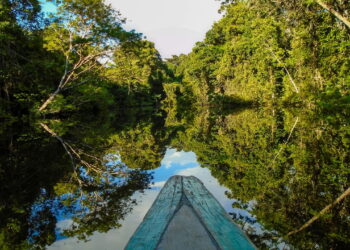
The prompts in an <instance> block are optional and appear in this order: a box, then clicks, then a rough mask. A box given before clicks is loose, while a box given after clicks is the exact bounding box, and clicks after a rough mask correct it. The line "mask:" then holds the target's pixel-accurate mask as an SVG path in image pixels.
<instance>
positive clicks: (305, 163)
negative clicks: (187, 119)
mask: <svg viewBox="0 0 350 250" xmlns="http://www.w3.org/2000/svg"><path fill="white" fill-rule="evenodd" d="M338 116H339V114H338ZM172 117H174V116H172ZM173 122H174V121H173ZM174 124H175V122H174ZM183 126H184V127H185V128H186V129H185V130H184V131H181V132H179V133H178V138H177V139H176V140H174V141H173V142H174V145H181V146H182V148H184V149H185V150H191V151H194V152H195V153H196V155H197V157H198V160H199V162H200V163H201V165H202V166H204V167H208V168H209V169H210V170H211V173H212V175H213V176H214V177H216V178H217V179H218V180H219V182H220V183H221V184H222V185H224V186H226V187H228V188H229V189H230V193H229V194H228V197H230V198H235V199H238V200H239V202H238V203H237V204H240V206H238V207H239V208H243V209H244V208H246V207H247V205H246V204H248V203H249V201H254V204H255V205H254V206H253V207H252V208H251V211H250V212H251V214H253V215H254V216H255V219H256V220H257V221H258V222H259V223H260V224H261V225H262V226H263V227H264V231H263V232H259V230H254V227H251V226H250V227H249V224H251V225H253V224H254V223H255V222H254V221H253V222H252V221H249V220H250V219H249V218H248V219H247V217H240V216H236V218H235V219H236V222H238V223H240V224H245V230H246V231H247V232H248V233H249V234H250V235H251V236H252V239H253V240H254V242H255V243H256V244H257V246H259V247H261V248H272V247H273V246H275V247H277V246H278V245H279V244H281V239H284V241H285V242H286V243H288V244H291V245H293V246H295V247H297V248H300V249H311V248H315V247H321V248H330V247H331V248H341V247H345V246H349V244H350V242H349V240H348V237H347V235H348V233H349V231H348V230H349V226H350V220H349V205H350V202H349V199H346V197H345V199H343V200H341V201H340V202H338V203H337V204H333V205H332V206H331V207H330V209H328V210H327V211H326V212H325V213H323V214H322V215H320V216H317V215H318V213H319V212H320V211H321V210H322V209H324V208H325V207H327V206H329V205H330V204H332V203H333V202H334V201H335V200H336V199H337V198H338V197H339V196H340V195H341V194H343V192H344V191H345V190H347V189H348V188H349V186H350V179H349V173H350V170H349V168H348V162H349V156H350V153H349V146H350V141H349V138H350V127H349V123H348V120H347V119H346V117H341V116H340V117H337V118H336V117H335V115H331V114H322V113H315V112H311V111H303V110H283V109H277V110H273V109H268V110H244V111H242V112H241V113H239V114H231V115H225V116H220V115H217V116H215V115H214V116H213V115H210V114H209V113H208V112H207V111H204V112H200V113H199V114H198V115H197V116H196V118H195V119H192V123H183ZM343 198H344V197H343ZM237 204H235V206H237ZM313 216H317V219H316V220H315V221H314V222H313V223H312V224H310V225H308V227H307V228H305V229H303V230H301V231H300V232H297V233H293V234H290V235H289V236H287V235H288V233H290V232H292V231H294V230H297V229H298V228H300V227H301V226H302V225H304V224H305V223H306V222H307V221H308V220H310V219H311V218H312V217H313ZM280 246H281V245H279V247H280Z"/></svg>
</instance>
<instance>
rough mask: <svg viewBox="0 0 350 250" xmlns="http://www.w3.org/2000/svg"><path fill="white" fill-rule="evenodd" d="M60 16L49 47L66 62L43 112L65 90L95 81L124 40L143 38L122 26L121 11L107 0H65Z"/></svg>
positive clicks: (48, 38)
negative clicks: (105, 0) (93, 74)
mask: <svg viewBox="0 0 350 250" xmlns="http://www.w3.org/2000/svg"><path fill="white" fill-rule="evenodd" d="M56 16H57V18H56V19H55V20H54V22H52V24H51V25H50V26H49V27H48V28H47V30H46V35H45V38H44V39H45V47H46V48H47V49H48V50H49V51H58V52H60V53H62V54H63V55H64V57H65V65H64V68H63V74H62V77H61V79H60V81H59V83H58V84H57V88H56V90H55V91H54V92H52V93H51V95H50V96H49V97H48V98H47V99H46V100H45V101H44V102H43V103H42V105H41V106H40V107H39V111H43V110H45V109H46V107H47V106H48V105H49V104H50V103H51V102H52V101H53V100H54V99H55V98H56V96H57V95H58V94H60V93H62V92H63V91H65V90H67V89H71V88H75V87H77V86H79V85H82V84H85V83H87V82H89V81H91V80H92V77H91V75H90V74H89V73H91V72H93V71H95V72H96V71H99V70H100V69H102V67H103V64H104V63H103V62H106V61H108V58H109V56H110V55H111V52H112V49H113V48H115V47H116V46H117V45H118V44H120V42H124V41H128V40H133V39H138V38H139V34H136V33H134V32H127V31H125V30H124V29H123V28H122V26H121V25H122V23H123V22H124V19H123V18H121V16H120V13H119V12H118V11H115V10H114V9H112V7H111V6H110V5H106V4H105V3H104V1H103V0H85V1H82V0H63V1H61V3H60V4H59V5H58V9H57V15H56Z"/></svg>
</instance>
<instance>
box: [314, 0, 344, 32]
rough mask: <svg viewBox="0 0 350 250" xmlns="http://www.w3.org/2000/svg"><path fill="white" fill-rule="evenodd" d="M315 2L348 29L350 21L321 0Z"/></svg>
mask: <svg viewBox="0 0 350 250" xmlns="http://www.w3.org/2000/svg"><path fill="white" fill-rule="evenodd" d="M316 2H317V3H318V4H319V5H321V6H322V7H323V8H324V9H326V10H328V11H329V12H330V13H332V14H333V15H335V16H336V17H337V18H338V19H339V20H340V21H342V22H343V23H344V24H345V25H346V26H348V28H350V21H349V20H348V19H347V18H346V17H344V16H342V15H341V14H340V13H339V12H338V11H336V10H335V9H333V8H332V6H330V5H328V4H326V3H324V2H323V1H321V0H316Z"/></svg>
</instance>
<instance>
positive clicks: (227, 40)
mask: <svg viewBox="0 0 350 250" xmlns="http://www.w3.org/2000/svg"><path fill="white" fill-rule="evenodd" d="M322 4H326V5H322ZM330 6H331V8H330ZM328 7H329V8H328ZM327 8H328V9H327ZM328 10H331V11H328ZM221 11H222V12H223V17H222V19H221V20H220V21H218V22H217V23H215V24H214V25H213V27H212V28H211V30H209V31H208V32H207V34H206V38H205V39H204V41H202V42H198V43H197V44H196V46H195V47H194V48H193V50H192V52H191V53H190V54H188V55H182V56H179V57H174V58H172V59H171V60H168V65H169V67H170V68H173V69H174V72H175V75H176V76H177V78H179V79H181V80H182V81H183V83H182V84H183V85H184V87H183V89H186V91H183V92H182V93H183V94H184V95H185V94H186V95H188V96H191V94H188V91H190V93H192V96H194V102H195V103H202V104H209V103H214V104H215V103H217V102H218V100H219V101H220V100H222V98H218V97H220V96H226V97H227V98H226V99H225V98H224V100H227V99H231V100H232V101H233V102H240V100H246V101H247V100H248V101H252V102H254V103H258V104H275V103H277V104H280V103H288V104H302V105H306V106H309V107H312V106H314V105H315V104H325V103H328V102H330V101H331V100H338V102H339V103H338V105H344V104H346V103H348V99H349V86H350V85H349V84H350V78H349V70H350V61H349V60H350V59H349V58H350V57H349V54H350V27H348V26H346V20H349V5H348V4H347V3H346V1H335V0H334V1H327V3H325V1H304V0H298V1H263V0H262V1H260V0H259V1H255V0H254V1H250V0H248V1H246V0H242V1H226V2H224V3H223V5H222V8H221ZM332 11H333V12H332ZM337 14H339V15H340V16H341V17H342V18H343V19H344V20H345V23H344V22H342V21H341V19H339V15H337ZM169 97H170V98H172V97H171V95H169ZM340 100H341V101H340Z"/></svg>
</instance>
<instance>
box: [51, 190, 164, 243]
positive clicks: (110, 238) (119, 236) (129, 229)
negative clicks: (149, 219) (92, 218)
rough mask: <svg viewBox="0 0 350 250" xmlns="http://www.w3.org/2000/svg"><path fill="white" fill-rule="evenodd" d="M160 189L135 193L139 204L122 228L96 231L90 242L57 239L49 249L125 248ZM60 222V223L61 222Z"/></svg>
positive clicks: (65, 222)
mask: <svg viewBox="0 0 350 250" xmlns="http://www.w3.org/2000/svg"><path fill="white" fill-rule="evenodd" d="M158 193H159V190H146V191H145V192H144V194H141V193H139V192H137V193H135V194H134V195H133V198H135V199H137V200H138V205H137V206H135V208H134V209H133V211H132V212H131V213H130V214H129V215H128V216H127V217H126V218H125V220H124V221H123V222H121V224H122V225H123V226H122V227H121V228H118V229H114V230H110V231H109V232H108V233H94V235H93V236H91V238H90V239H91V240H90V241H88V242H82V241H78V240H77V239H76V238H68V239H63V240H59V241H56V242H55V243H54V244H53V245H51V246H50V247H48V249H57V250H61V249H62V250H80V249H81V250H90V249H91V250H93V249H100V250H109V249H111V250H112V249H113V250H116V249H124V247H125V245H126V244H127V242H128V240H129V239H130V237H131V236H132V235H133V233H134V232H135V230H136V228H137V227H138V226H139V224H140V223H141V222H142V220H143V217H144V216H145V215H146V213H147V211H148V210H149V208H150V207H151V205H152V204H153V202H154V200H155V199H156V197H157V195H158ZM68 221H69V220H65V221H62V222H59V223H62V226H66V225H67V223H68ZM59 223H58V224H59Z"/></svg>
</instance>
